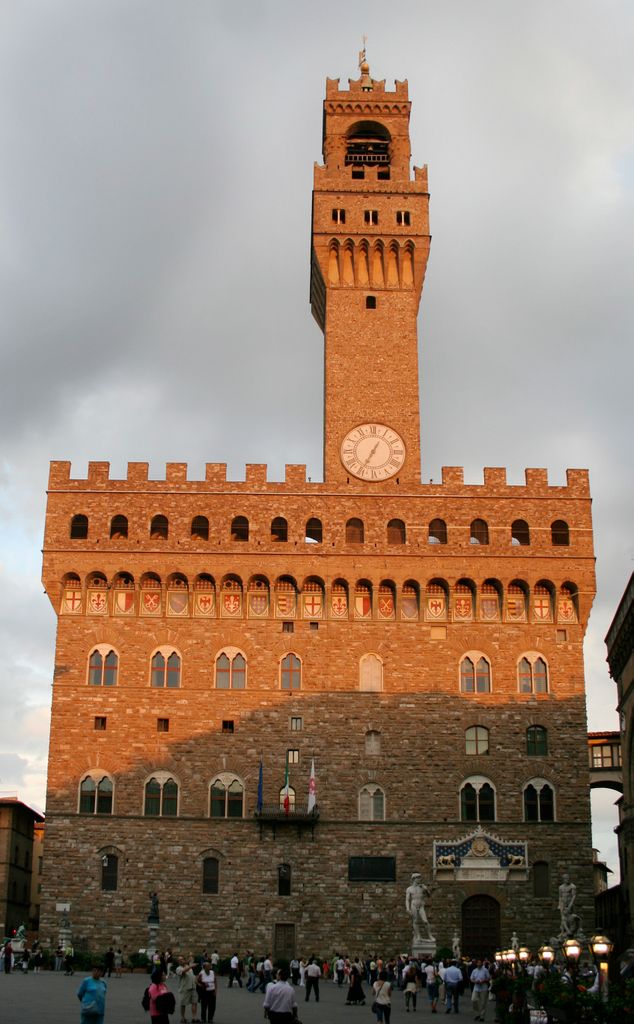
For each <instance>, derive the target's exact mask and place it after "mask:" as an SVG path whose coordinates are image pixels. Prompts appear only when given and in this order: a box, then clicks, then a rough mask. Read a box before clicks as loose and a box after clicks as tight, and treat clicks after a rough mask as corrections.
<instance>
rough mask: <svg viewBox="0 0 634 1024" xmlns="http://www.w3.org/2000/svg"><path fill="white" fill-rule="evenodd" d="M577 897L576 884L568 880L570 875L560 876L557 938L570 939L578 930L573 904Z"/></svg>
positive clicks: (577, 919)
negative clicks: (558, 929)
mask: <svg viewBox="0 0 634 1024" xmlns="http://www.w3.org/2000/svg"><path fill="white" fill-rule="evenodd" d="M576 898H577V886H576V885H575V884H574V882H571V881H570V875H569V874H567V873H566V874H564V875H562V876H561V885H560V886H559V902H558V907H559V913H560V915H561V933H560V936H559V938H561V939H572V938H574V937H575V936H576V935H577V932H578V931H579V924H580V920H581V919H580V917H579V915H578V914H576V913H575V910H574V906H575V900H576Z"/></svg>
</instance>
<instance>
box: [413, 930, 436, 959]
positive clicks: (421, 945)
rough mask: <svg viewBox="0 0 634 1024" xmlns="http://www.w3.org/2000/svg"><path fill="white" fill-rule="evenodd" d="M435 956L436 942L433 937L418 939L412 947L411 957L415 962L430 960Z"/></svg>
mask: <svg viewBox="0 0 634 1024" xmlns="http://www.w3.org/2000/svg"><path fill="white" fill-rule="evenodd" d="M435 955H436V940H435V938H434V936H433V935H430V937H429V938H428V939H419V941H418V942H416V943H414V944H413V945H412V956H414V957H416V959H417V960H426V959H431V958H433V957H434V956H435Z"/></svg>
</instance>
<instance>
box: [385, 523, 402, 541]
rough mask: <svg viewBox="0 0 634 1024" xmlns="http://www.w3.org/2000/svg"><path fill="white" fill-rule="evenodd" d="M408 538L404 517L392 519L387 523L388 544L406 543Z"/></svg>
mask: <svg viewBox="0 0 634 1024" xmlns="http://www.w3.org/2000/svg"><path fill="white" fill-rule="evenodd" d="M405 539H406V534H405V523H404V522H403V520H402V519H390V521H389V523H388V524H387V542H388V544H404V543H405Z"/></svg>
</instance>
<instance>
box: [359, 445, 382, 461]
mask: <svg viewBox="0 0 634 1024" xmlns="http://www.w3.org/2000/svg"><path fill="white" fill-rule="evenodd" d="M378 447H379V442H378V441H377V442H376V444H375V446H374V448H373V449H372V451H371V452H370V454H369V455H368V457H367V459H366V460H365V462H364V463H363V465H364V466H367V464H368V462H369V461H370V459H371V458H372V456H373V455H374V453H375V451H376V450H377V448H378Z"/></svg>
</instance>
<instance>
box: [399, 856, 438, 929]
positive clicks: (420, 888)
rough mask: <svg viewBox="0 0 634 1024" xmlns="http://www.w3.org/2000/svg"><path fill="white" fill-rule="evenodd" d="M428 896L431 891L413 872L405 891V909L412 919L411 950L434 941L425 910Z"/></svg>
mask: <svg viewBox="0 0 634 1024" xmlns="http://www.w3.org/2000/svg"><path fill="white" fill-rule="evenodd" d="M428 896H431V889H430V888H429V886H427V885H425V883H424V882H423V880H422V875H421V874H420V873H419V872H418V871H415V872H414V874H413V875H412V882H411V885H408V887H407V889H406V890H405V909H406V910H407V913H408V914H409V915H410V917H411V919H412V947H413V948H414V947H416V946H419V945H420V944H421V942H425V941H430V940H431V941H432V942H433V941H435V940H434V936H433V935H432V933H431V928H430V926H429V921H428V920H427V912H426V910H425V899H426V898H427V897H428Z"/></svg>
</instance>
